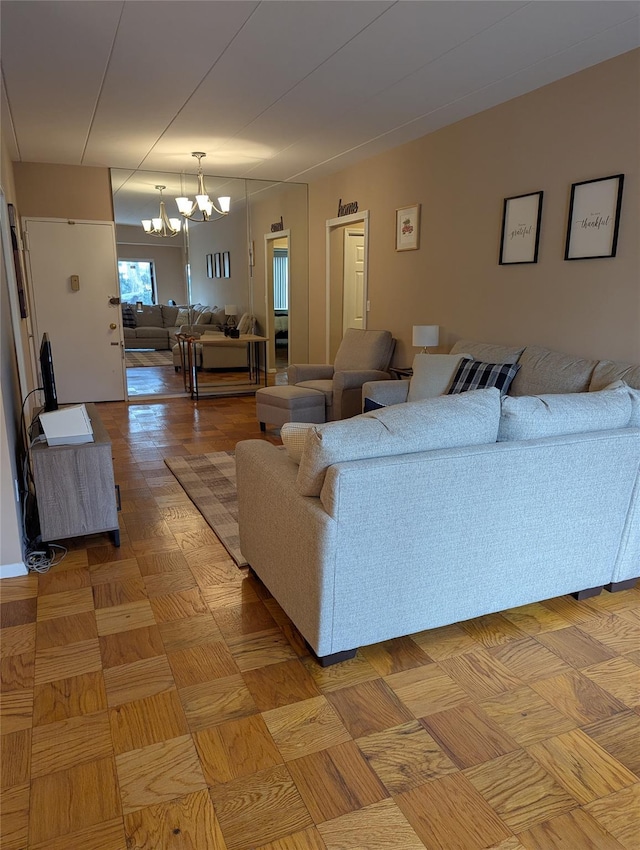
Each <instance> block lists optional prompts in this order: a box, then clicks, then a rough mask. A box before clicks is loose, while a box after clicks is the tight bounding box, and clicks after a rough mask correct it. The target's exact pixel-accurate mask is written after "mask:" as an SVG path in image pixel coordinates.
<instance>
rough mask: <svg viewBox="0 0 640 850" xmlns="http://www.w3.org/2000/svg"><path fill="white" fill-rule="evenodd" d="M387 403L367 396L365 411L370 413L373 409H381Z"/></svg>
mask: <svg viewBox="0 0 640 850" xmlns="http://www.w3.org/2000/svg"><path fill="white" fill-rule="evenodd" d="M386 406H387V405H386V404H380V402H379V401H374V400H373V399H372V398H365V400H364V407H363V410H362V412H363V413H370V412H371V411H372V410H380V408H381V407H386Z"/></svg>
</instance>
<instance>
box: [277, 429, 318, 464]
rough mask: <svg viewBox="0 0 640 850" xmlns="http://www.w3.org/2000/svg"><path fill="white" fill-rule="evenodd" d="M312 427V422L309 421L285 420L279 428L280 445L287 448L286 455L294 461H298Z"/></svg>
mask: <svg viewBox="0 0 640 850" xmlns="http://www.w3.org/2000/svg"><path fill="white" fill-rule="evenodd" d="M312 428H313V423H311V422H285V423H284V425H283V426H282V428H281V429H280V439H281V440H282V445H283V446H284V447H285V449H286V450H287V455H288V456H289V457H290V458H291V460H292V461H294V462H295V463H298V464H299V463H300V458H301V457H302V450H303V449H304V443H305V440H306V438H307V434H308V433H309V431H310V430H311V429H312Z"/></svg>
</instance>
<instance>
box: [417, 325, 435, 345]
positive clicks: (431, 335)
mask: <svg viewBox="0 0 640 850" xmlns="http://www.w3.org/2000/svg"><path fill="white" fill-rule="evenodd" d="M439 339H440V325H414V326H413V345H414V348H427V347H428V346H436V345H437V344H438V340H439Z"/></svg>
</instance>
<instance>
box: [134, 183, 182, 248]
mask: <svg viewBox="0 0 640 850" xmlns="http://www.w3.org/2000/svg"><path fill="white" fill-rule="evenodd" d="M166 188H167V187H166V186H156V189H158V190H159V192H160V214H159V215H158V217H157V218H143V219H142V227H143V228H144V232H145V233H148V234H149V235H150V236H160V237H168V238H171V237H172V236H176V235H177V234H178V233H180V228H181V226H182V222H181V221H180V219H179V218H169V216H168V215H167V210H166V208H165V205H164V201H163V199H162V190H163V189H166Z"/></svg>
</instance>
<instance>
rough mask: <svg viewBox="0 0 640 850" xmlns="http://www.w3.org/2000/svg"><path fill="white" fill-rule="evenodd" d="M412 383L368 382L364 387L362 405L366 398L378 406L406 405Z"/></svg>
mask: <svg viewBox="0 0 640 850" xmlns="http://www.w3.org/2000/svg"><path fill="white" fill-rule="evenodd" d="M409 383H410V381H408V380H407V381H404V380H402V381H367V383H366V384H363V386H362V403H363V405H364V400H365V398H370V399H371V400H372V401H377V402H378V404H384V405H388V404H404V402H406V400H407V398H408V396H409Z"/></svg>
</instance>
